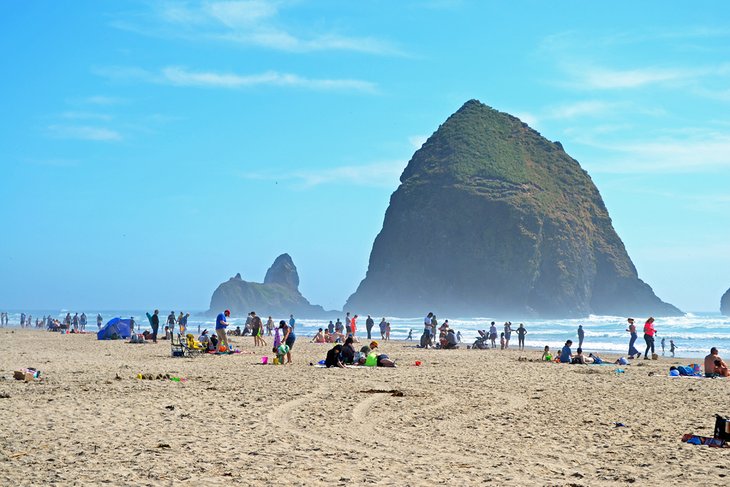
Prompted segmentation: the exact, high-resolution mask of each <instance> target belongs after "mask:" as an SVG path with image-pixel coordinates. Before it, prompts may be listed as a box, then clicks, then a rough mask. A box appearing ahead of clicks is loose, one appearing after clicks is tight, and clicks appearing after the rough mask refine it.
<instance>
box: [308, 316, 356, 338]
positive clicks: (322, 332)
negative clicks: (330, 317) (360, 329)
mask: <svg viewBox="0 0 730 487" xmlns="http://www.w3.org/2000/svg"><path fill="white" fill-rule="evenodd" d="M330 323H332V322H331V321H330ZM349 338H352V335H350V337H349ZM353 340H354V339H353ZM344 341H346V338H345V334H344V333H342V332H340V331H336V330H333V331H332V332H330V330H329V329H324V328H320V329H319V330H317V333H316V334H315V335H314V337H313V338H312V343H343V342H344Z"/></svg>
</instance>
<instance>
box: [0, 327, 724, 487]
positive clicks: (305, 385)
mask: <svg viewBox="0 0 730 487" xmlns="http://www.w3.org/2000/svg"><path fill="white" fill-rule="evenodd" d="M306 341H307V340H306V339H304V338H303V337H299V340H298V341H297V343H296V346H295V348H294V359H295V362H296V363H295V364H294V365H292V366H273V365H269V366H262V365H257V363H258V362H260V357H261V355H263V354H264V353H263V349H260V350H261V352H257V353H256V354H255V355H248V354H241V355H232V356H200V357H196V358H172V357H170V347H169V344H168V343H167V342H164V341H162V342H160V343H159V344H158V345H152V344H148V345H130V344H126V343H124V342H121V341H115V342H111V341H107V342H99V341H97V340H96V337H95V335H76V336H74V335H60V334H57V333H48V332H37V331H25V330H14V331H11V330H7V329H3V330H1V331H0V376H1V377H2V378H3V379H2V380H0V396H3V395H9V396H10V397H3V398H0V411H2V421H0V439H2V441H1V442H0V485H14V486H15V485H101V484H107V485H164V486H168V485H234V484H236V485H269V484H271V485H302V486H311V485H362V484H375V485H436V484H444V483H446V482H448V483H450V484H451V485H472V484H490V485H500V486H501V485H609V484H613V485H625V484H628V483H637V484H649V483H651V484H653V485H661V486H664V485H729V484H730V478H729V477H727V475H730V472H728V465H729V463H728V460H729V459H730V449H710V448H708V447H700V446H692V445H687V444H683V443H681V442H680V438H681V436H682V434H683V433H688V432H693V433H696V434H703V435H709V436H711V435H712V429H713V425H714V413H718V412H721V413H725V414H728V413H730V395H729V394H728V389H729V388H730V382H729V381H727V380H705V379H670V378H669V377H667V376H666V372H667V369H668V367H669V365H670V363H686V362H688V360H686V359H685V360H680V359H677V360H676V361H671V360H668V359H661V360H659V361H658V362H644V361H640V362H638V363H639V364H640V366H637V365H636V364H634V365H631V366H628V367H623V368H624V369H625V370H626V372H625V373H624V374H616V373H614V367H600V366H570V365H558V364H544V363H539V362H522V361H518V357H520V356H525V357H528V358H529V359H538V358H539V356H540V352H539V351H535V350H531V351H527V352H524V353H520V352H518V351H516V350H509V351H499V350H489V351H481V350H479V351H477V350H465V349H464V350H454V351H441V350H419V349H416V348H411V347H412V345H408V344H405V343H402V342H389V343H381V349H382V350H383V351H384V352H385V353H388V354H389V355H390V357H391V358H395V359H397V360H398V363H399V364H400V365H399V367H398V368H396V369H383V368H377V369H337V370H334V369H330V370H327V369H321V368H315V367H310V366H309V363H310V362H315V363H316V362H317V361H318V360H320V359H322V358H324V356H325V353H326V350H327V349H328V347H329V346H328V345H317V344H310V343H306ZM233 342H234V344H236V345H238V346H240V347H243V348H245V349H247V350H252V345H253V340H252V339H251V338H235V337H234V338H233ZM269 343H271V340H270V339H269ZM269 355H271V354H270V353H269ZM416 360H420V361H422V362H423V365H422V366H421V367H416V366H414V365H413V364H414V362H415V361H416ZM21 367H36V368H38V369H40V370H41V371H42V377H43V378H44V380H43V381H41V382H35V383H24V382H21V381H15V380H13V379H12V373H13V370H14V369H17V368H21ZM140 372H142V373H152V374H158V373H161V374H164V373H169V374H172V375H176V376H181V377H185V378H187V379H188V380H187V382H185V383H176V382H171V381H162V380H155V381H148V380H139V379H137V378H136V375H137V373H140ZM652 372H653V373H654V374H651V373H652ZM650 374H651V375H650ZM369 389H382V390H391V389H397V390H400V391H402V392H403V394H404V395H403V396H402V397H397V396H393V395H391V394H386V393H364V392H362V391H365V390H369ZM615 422H620V423H624V424H625V425H626V427H616V426H615V424H614V423H615Z"/></svg>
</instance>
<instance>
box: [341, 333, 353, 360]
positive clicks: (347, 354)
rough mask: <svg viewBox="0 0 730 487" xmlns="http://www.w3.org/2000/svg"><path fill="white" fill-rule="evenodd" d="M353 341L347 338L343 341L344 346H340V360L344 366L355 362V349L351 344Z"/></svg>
mask: <svg viewBox="0 0 730 487" xmlns="http://www.w3.org/2000/svg"><path fill="white" fill-rule="evenodd" d="M354 341H355V340H354V339H353V338H352V337H351V336H349V337H347V339H346V340H345V344H344V345H343V346H342V351H341V352H340V360H341V361H342V363H344V364H348V365H349V364H351V363H353V362H354V361H355V347H354V345H353V342H354Z"/></svg>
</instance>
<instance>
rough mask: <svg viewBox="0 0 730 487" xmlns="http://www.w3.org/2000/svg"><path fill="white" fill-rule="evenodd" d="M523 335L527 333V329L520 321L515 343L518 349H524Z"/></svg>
mask: <svg viewBox="0 0 730 487" xmlns="http://www.w3.org/2000/svg"><path fill="white" fill-rule="evenodd" d="M525 335H527V330H526V329H525V325H523V324H522V323H520V326H519V327H518V328H517V344H518V347H517V348H518V349H519V350H524V349H525Z"/></svg>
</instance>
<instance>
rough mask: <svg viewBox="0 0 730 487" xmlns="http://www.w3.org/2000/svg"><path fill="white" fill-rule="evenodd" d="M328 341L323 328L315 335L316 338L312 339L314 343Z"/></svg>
mask: <svg viewBox="0 0 730 487" xmlns="http://www.w3.org/2000/svg"><path fill="white" fill-rule="evenodd" d="M326 342H327V341H326V340H325V339H324V330H323V329H322V328H320V329H319V331H318V332H317V334H316V335H314V338H312V343H326Z"/></svg>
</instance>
